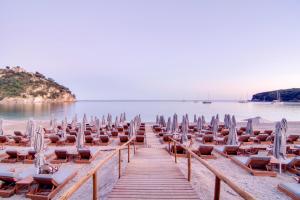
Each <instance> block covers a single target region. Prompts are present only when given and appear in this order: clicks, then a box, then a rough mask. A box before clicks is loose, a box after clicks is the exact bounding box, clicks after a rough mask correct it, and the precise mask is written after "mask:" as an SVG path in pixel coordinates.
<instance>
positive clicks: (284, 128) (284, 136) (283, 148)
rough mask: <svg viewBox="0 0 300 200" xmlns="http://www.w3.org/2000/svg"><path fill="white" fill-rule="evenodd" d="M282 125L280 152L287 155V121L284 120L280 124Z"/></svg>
mask: <svg viewBox="0 0 300 200" xmlns="http://www.w3.org/2000/svg"><path fill="white" fill-rule="evenodd" d="M280 124H281V148H280V152H281V153H282V155H284V156H285V155H286V140H287V131H288V124H287V120H286V119H285V118H283V119H282V120H281V122H280Z"/></svg>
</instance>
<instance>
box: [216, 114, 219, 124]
mask: <svg viewBox="0 0 300 200" xmlns="http://www.w3.org/2000/svg"><path fill="white" fill-rule="evenodd" d="M216 120H217V122H218V124H220V118H219V114H217V116H216Z"/></svg>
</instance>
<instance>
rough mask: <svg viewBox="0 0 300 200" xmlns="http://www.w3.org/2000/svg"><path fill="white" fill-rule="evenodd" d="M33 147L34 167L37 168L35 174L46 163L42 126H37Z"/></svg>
mask: <svg viewBox="0 0 300 200" xmlns="http://www.w3.org/2000/svg"><path fill="white" fill-rule="evenodd" d="M34 138H35V139H34V145H33V148H34V150H35V152H36V156H35V162H34V164H35V167H36V168H37V173H38V174H39V173H40V172H41V167H42V166H43V165H44V164H45V163H46V159H45V155H44V149H45V141H44V131H43V128H42V126H39V127H38V129H37V131H36V133H35V137H34Z"/></svg>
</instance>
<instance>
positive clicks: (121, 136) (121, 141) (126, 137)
mask: <svg viewBox="0 0 300 200" xmlns="http://www.w3.org/2000/svg"><path fill="white" fill-rule="evenodd" d="M119 138H120V144H123V143H126V142H128V140H129V138H128V136H127V135H120V136H119Z"/></svg>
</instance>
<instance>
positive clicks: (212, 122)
mask: <svg viewBox="0 0 300 200" xmlns="http://www.w3.org/2000/svg"><path fill="white" fill-rule="evenodd" d="M214 123H215V116H213V117H212V118H211V120H210V125H211V126H213V125H214Z"/></svg>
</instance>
